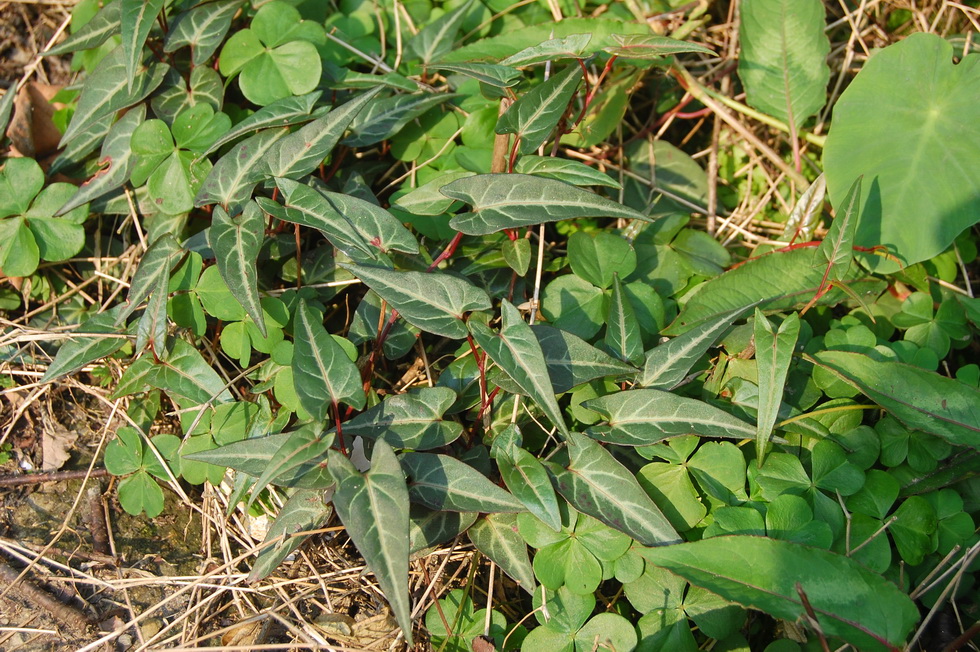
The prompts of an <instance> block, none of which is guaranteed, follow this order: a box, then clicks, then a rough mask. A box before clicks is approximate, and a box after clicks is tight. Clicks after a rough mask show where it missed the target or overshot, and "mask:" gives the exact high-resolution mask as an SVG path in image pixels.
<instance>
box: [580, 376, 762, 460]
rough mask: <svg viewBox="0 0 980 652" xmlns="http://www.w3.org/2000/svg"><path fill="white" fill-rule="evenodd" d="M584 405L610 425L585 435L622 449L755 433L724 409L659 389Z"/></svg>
mask: <svg viewBox="0 0 980 652" xmlns="http://www.w3.org/2000/svg"><path fill="white" fill-rule="evenodd" d="M584 406H585V407H586V408H588V409H589V410H592V411H593V412H598V413H599V414H601V415H602V416H603V418H604V419H605V420H606V421H607V422H608V423H609V425H608V426H594V427H592V428H589V429H588V431H586V434H588V435H589V436H590V437H593V438H595V439H598V440H599V441H603V442H608V443H610V444H619V445H620V446H646V445H649V444H655V443H657V442H659V441H660V440H662V439H665V438H667V437H675V436H677V435H701V436H702V437H725V438H728V439H752V438H753V437H755V433H756V429H755V428H754V427H752V426H751V425H750V424H748V423H746V422H744V421H742V420H741V419H737V418H736V417H733V416H732V415H730V414H728V413H727V412H725V411H724V410H721V409H719V408H716V407H714V406H712V405H709V404H707V403H704V402H702V401H698V400H697V399H693V398H688V397H686V396H679V395H677V394H672V393H670V392H662V391H660V390H657V389H636V390H632V391H628V392H617V393H615V394H609V395H608V396H601V397H599V398H594V399H591V400H588V401H586V402H585V403H584Z"/></svg>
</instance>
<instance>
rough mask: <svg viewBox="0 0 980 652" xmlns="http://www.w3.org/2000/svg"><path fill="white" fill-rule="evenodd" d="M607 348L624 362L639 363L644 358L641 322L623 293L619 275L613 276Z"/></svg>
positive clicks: (607, 322) (607, 321)
mask: <svg viewBox="0 0 980 652" xmlns="http://www.w3.org/2000/svg"><path fill="white" fill-rule="evenodd" d="M605 342H606V348H607V349H609V350H610V351H612V352H613V354H614V355H615V356H616V357H617V358H619V359H620V360H622V361H623V362H629V363H632V364H639V363H640V362H641V361H642V360H643V340H642V339H641V338H640V323H639V322H638V321H637V320H636V313H635V312H633V305H632V304H631V303H630V302H629V300H628V299H627V298H626V296H625V295H624V293H623V287H622V284H621V283H620V282H619V276H615V277H613V292H612V300H611V301H610V302H609V315H608V317H607V318H606V338H605Z"/></svg>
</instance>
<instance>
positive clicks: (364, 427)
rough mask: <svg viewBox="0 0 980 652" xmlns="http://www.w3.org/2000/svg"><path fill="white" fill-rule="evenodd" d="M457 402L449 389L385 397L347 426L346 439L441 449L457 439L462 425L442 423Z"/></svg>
mask: <svg viewBox="0 0 980 652" xmlns="http://www.w3.org/2000/svg"><path fill="white" fill-rule="evenodd" d="M455 400H456V392H454V391H453V390H451V389H449V388H448V387H423V388H421V389H418V390H415V391H412V392H409V393H407V394H397V395H395V396H388V397H386V398H385V399H384V400H383V401H381V403H379V404H378V405H376V406H374V407H373V408H370V409H368V410H365V411H364V412H362V413H361V414H359V415H357V416H356V417H354V418H353V419H351V420H350V421H348V422H347V423H345V424H344V435H345V436H347V437H367V438H368V439H383V440H385V441H386V442H388V443H389V444H390V445H391V446H393V447H394V448H408V449H412V450H426V449H429V448H441V447H443V446H446V445H448V444H450V443H452V442H453V441H455V440H456V438H458V437H459V436H460V435H461V434H462V432H463V426H462V424H459V423H456V422H455V421H443V420H442V415H443V413H444V412H445V411H446V410H448V409H449V407H450V406H451V405H452V404H453V403H454V402H455Z"/></svg>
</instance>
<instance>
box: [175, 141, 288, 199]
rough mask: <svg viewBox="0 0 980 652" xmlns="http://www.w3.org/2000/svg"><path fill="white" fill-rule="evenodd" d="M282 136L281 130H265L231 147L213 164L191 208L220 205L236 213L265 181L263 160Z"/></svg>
mask: <svg viewBox="0 0 980 652" xmlns="http://www.w3.org/2000/svg"><path fill="white" fill-rule="evenodd" d="M285 135H286V131H285V130H283V129H266V130H265V131H260V132H259V133H257V134H255V135H254V136H251V137H249V138H246V139H245V140H243V141H242V142H240V143H238V144H237V145H235V146H234V147H232V148H231V149H230V150H229V151H228V153H226V154H225V155H224V156H222V157H221V158H220V159H218V162H217V163H215V164H214V167H213V168H212V169H211V172H210V173H209V174H208V177H207V178H206V179H205V180H204V183H203V184H201V190H200V191H199V192H198V193H197V197H195V198H194V205H195V206H206V205H208V204H221V205H222V206H224V207H225V209H226V210H228V211H229V212H231V213H237V212H238V211H239V210H240V209H241V208H243V207H244V205H245V203H246V202H248V200H249V199H250V197H251V195H252V189H253V188H254V187H255V184H257V183H258V182H259V181H261V180H262V179H264V178H266V174H267V173H266V172H265V171H264V164H263V162H264V160H265V157H266V155H267V154H268V153H269V151H270V150H271V149H272V148H273V147H274V146H275V144H276V141H278V140H279V139H280V138H282V137H283V136H285Z"/></svg>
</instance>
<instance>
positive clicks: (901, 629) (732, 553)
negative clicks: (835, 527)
mask: <svg viewBox="0 0 980 652" xmlns="http://www.w3.org/2000/svg"><path fill="white" fill-rule="evenodd" d="M643 556H644V557H645V558H646V559H647V560H648V561H649V562H651V563H653V564H655V565H657V566H660V567H662V568H666V569H668V570H670V571H671V572H673V573H676V574H678V575H680V576H681V577H683V578H685V579H687V580H688V581H689V582H691V583H693V584H695V585H696V586H701V587H704V588H706V589H709V590H711V591H713V592H715V593H717V594H718V595H720V596H721V597H723V598H725V599H726V600H729V601H731V602H736V603H739V604H742V605H744V606H746V607H753V608H755V609H760V610H762V611H765V612H766V613H768V614H770V615H772V616H774V617H776V618H781V619H785V620H788V621H791V622H796V621H798V620H800V619H803V618H805V617H806V610H805V608H804V605H803V603H802V598H801V597H800V594H799V591H798V590H797V586H799V587H800V589H801V590H802V591H803V593H805V595H806V597H807V600H808V601H809V603H810V605H811V606H812V608H813V611H814V613H815V614H816V616H817V621H818V623H819V625H820V627H821V629H822V630H823V632H824V633H825V634H827V635H831V636H840V637H841V638H843V639H844V640H845V641H847V642H849V643H851V644H852V645H854V646H855V647H856V648H858V649H861V650H887V649H889V648H891V647H899V646H901V645H903V644H904V643H905V638H906V636H908V634H909V633H910V632H911V630H912V627H913V626H914V625H915V623H916V622H918V621H919V611H918V609H917V608H916V607H915V605H914V604H913V603H912V601H911V600H910V599H909V598H908V596H906V595H905V594H904V593H903V592H902V591H901V590H899V588H898V587H897V586H895V585H894V584H893V583H891V582H890V581H888V580H886V579H885V578H884V577H882V576H881V575H879V574H877V573H874V572H872V571H869V570H868V569H866V568H865V567H864V566H862V565H861V564H859V563H858V562H857V561H855V560H853V559H850V558H848V557H844V556H843V555H838V554H835V553H832V552H829V551H827V550H821V549H819V548H811V547H808V546H803V545H800V544H797V543H792V542H789V541H780V540H778V539H768V538H765V537H752V536H724V537H712V538H710V539H704V540H702V541H697V542H694V543H684V544H680V545H676V546H663V547H659V548H652V549H649V550H644V551H643Z"/></svg>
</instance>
